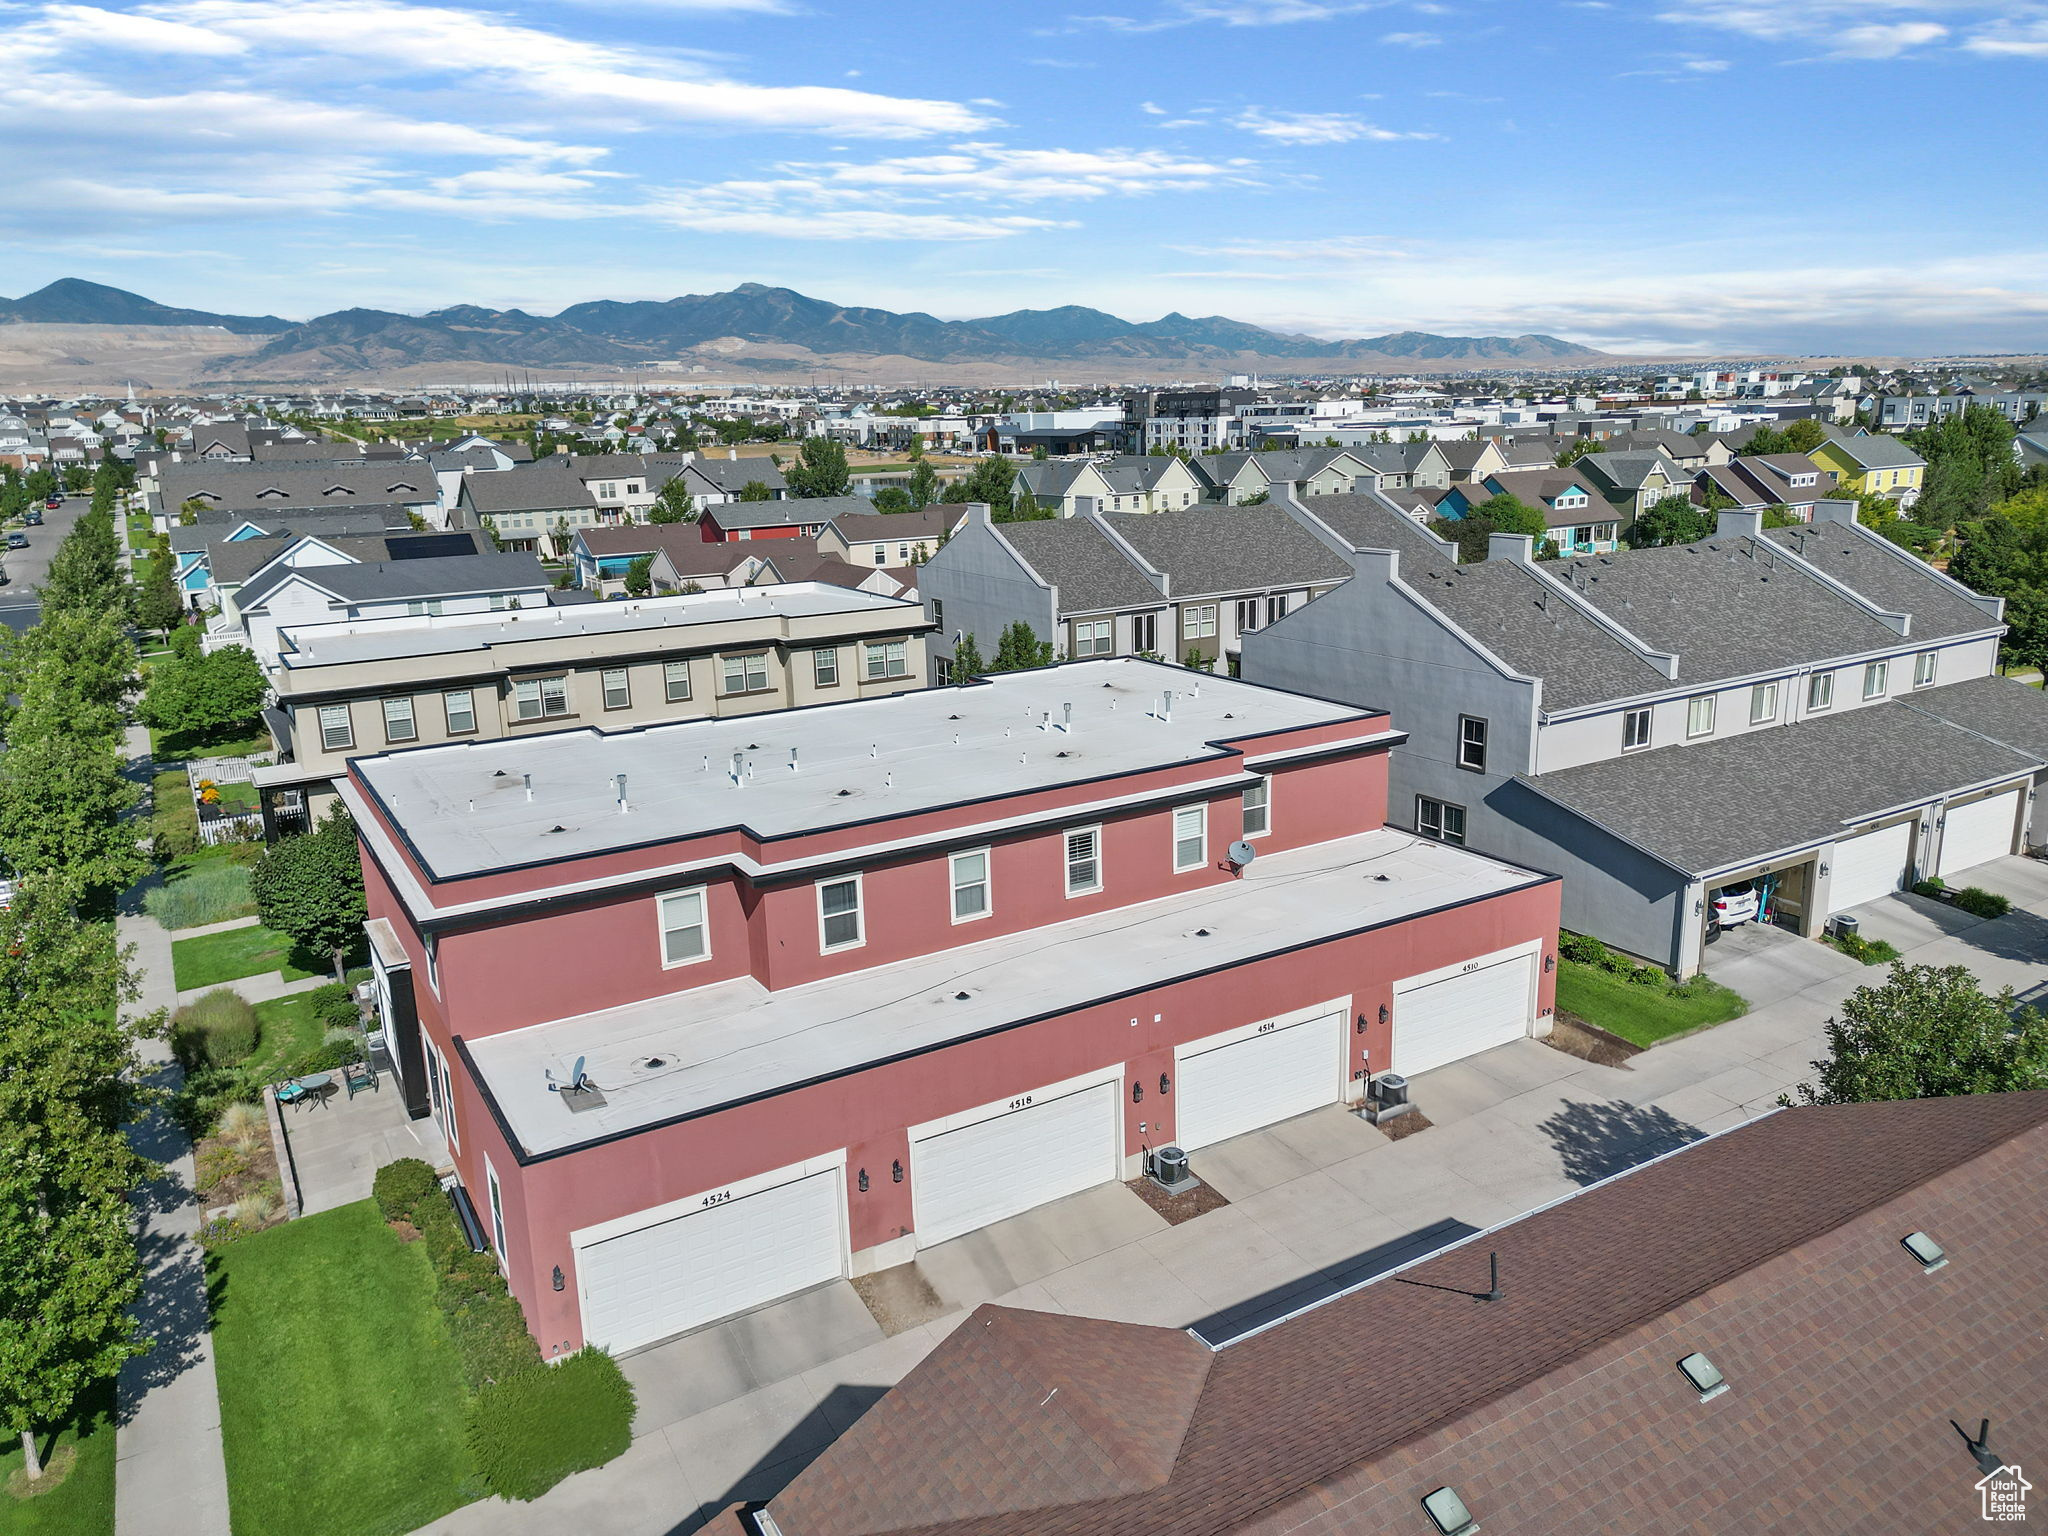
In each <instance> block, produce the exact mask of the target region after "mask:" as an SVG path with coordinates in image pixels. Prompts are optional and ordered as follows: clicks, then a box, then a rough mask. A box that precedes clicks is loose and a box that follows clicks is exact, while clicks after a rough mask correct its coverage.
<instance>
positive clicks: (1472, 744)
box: [1458, 715, 1486, 773]
mask: <svg viewBox="0 0 2048 1536" xmlns="http://www.w3.org/2000/svg"><path fill="white" fill-rule="evenodd" d="M1458 766H1459V767H1460V768H1469V769H1471V770H1472V771H1473V772H1474V773H1484V772H1486V722H1485V721H1484V720H1481V719H1480V718H1479V717H1478V716H1476V715H1460V716H1458Z"/></svg>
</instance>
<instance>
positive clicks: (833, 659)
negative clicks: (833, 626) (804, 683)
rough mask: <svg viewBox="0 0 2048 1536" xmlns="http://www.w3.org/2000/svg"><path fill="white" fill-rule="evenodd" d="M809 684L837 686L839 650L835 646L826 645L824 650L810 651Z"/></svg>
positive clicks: (818, 686)
mask: <svg viewBox="0 0 2048 1536" xmlns="http://www.w3.org/2000/svg"><path fill="white" fill-rule="evenodd" d="M811 686H812V687H813V688H837V687H838V686H839V650H838V648H837V647H836V646H827V647H826V648H825V649H824V650H819V651H813V652H811Z"/></svg>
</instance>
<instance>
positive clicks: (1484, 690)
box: [949, 551, 1687, 965]
mask: <svg viewBox="0 0 2048 1536" xmlns="http://www.w3.org/2000/svg"><path fill="white" fill-rule="evenodd" d="M1358 560H1359V562H1360V571H1359V574H1358V575H1357V576H1355V577H1353V578H1352V579H1351V580H1350V581H1348V582H1346V583H1344V585H1342V586H1340V587H1338V588H1337V589H1336V590H1335V591H1333V592H1330V593H1327V594H1326V595H1324V596H1322V597H1319V598H1317V599H1316V600H1315V601H1314V602H1311V603H1308V604H1306V605H1304V606H1303V607H1301V608H1298V609H1296V610H1295V611H1294V612H1293V613H1290V614H1289V615H1287V617H1286V618H1284V619H1282V620H1280V622H1278V623H1277V624H1274V625H1272V626H1271V627H1270V628H1267V629H1263V630H1260V631H1258V632H1256V633H1254V634H1250V635H1247V636H1246V637H1245V639H1244V660H1243V675H1244V677H1245V678H1246V679H1247V680H1248V681H1251V682H1256V683H1270V684H1272V685H1274V686H1276V687H1281V688H1291V689H1295V690H1297V691H1299V692H1302V693H1310V694H1315V695H1318V696H1320V697H1323V698H1328V699H1336V700H1339V701H1340V702H1343V703H1347V704H1358V705H1363V706H1367V707H1371V708H1378V709H1385V710H1387V711H1388V712H1389V713H1391V714H1392V716H1393V723H1394V726H1395V728H1396V729H1398V730H1402V731H1406V732H1407V733H1408V740H1407V742H1406V743H1405V744H1404V745H1402V746H1400V747H1397V748H1396V749H1395V750H1394V753H1393V756H1392V759H1391V762H1390V764H1389V790H1388V807H1387V820H1388V822H1389V823H1390V824H1391V825H1394V826H1400V827H1407V828H1411V829H1412V828H1413V827H1414V826H1415V824H1416V822H1415V802H1416V797H1417V796H1418V795H1427V796H1429V797H1430V798H1432V799H1435V800H1442V801H1445V802H1447V803H1449V804H1452V805H1461V806H1463V807H1464V808H1465V814H1466V827H1465V844H1466V846H1467V847H1469V848H1473V849H1476V850H1478V851H1480V852H1482V853H1490V854H1496V855H1498V856H1499V857H1501V858H1504V859H1507V860H1510V861H1511V862H1513V863H1516V864H1522V865H1526V866H1527V867H1529V868H1531V869H1539V870H1542V871H1544V872H1545V873H1548V874H1554V875H1558V876H1561V877H1562V878H1563V881H1564V889H1563V893H1562V900H1563V921H1564V925H1565V926H1566V927H1567V928H1570V929H1573V930H1575V931H1577V932H1581V933H1590V934H1592V935H1593V936H1594V937H1596V938H1599V939H1601V940H1603V941H1605V942H1606V943H1609V944H1613V945H1616V946H1617V947H1619V948H1622V949H1625V950H1627V951H1629V952H1630V953H1631V954H1635V955H1640V956H1642V957H1643V958H1644V959H1646V960H1651V961H1655V962H1656V963H1658V964H1662V965H1676V964H1678V963H1679V961H1680V953H1679V947H1678V945H1679V933H1680V921H1681V915H1682V912H1681V909H1682V908H1683V907H1684V906H1685V900H1686V895H1685V893H1686V884H1687V882H1686V879H1685V877H1684V876H1683V875H1681V874H1680V873H1678V872H1677V871H1676V870H1672V869H1669V868H1667V867H1666V866H1664V865H1662V864H1660V863H1658V862H1657V861H1656V860H1654V859H1652V858H1650V857H1649V856H1648V855H1646V854H1643V853H1640V852H1638V851H1637V850H1636V849H1634V848H1631V847H1630V846H1628V845H1627V844H1625V843H1623V842H1621V841H1619V840H1618V839H1616V838H1614V837H1613V836H1611V835H1610V834H1608V833H1606V832H1604V831H1601V830H1600V829H1599V828H1597V827H1594V826H1591V825H1589V824H1587V823H1585V822H1583V821H1581V820H1579V818H1577V817H1576V816H1573V815H1572V814H1571V813H1569V812H1567V811H1565V810H1564V809H1563V808H1562V807H1559V806H1557V805H1554V804H1552V803H1551V802H1550V801H1548V800H1545V799H1543V798H1542V797H1541V796H1539V795H1536V794H1533V793H1531V792H1530V791H1529V790H1528V789H1526V788H1525V787H1523V786H1521V785H1519V784H1516V783H1515V782H1514V776H1515V775H1516V774H1519V773H1526V772H1528V771H1529V770H1530V768H1531V762H1530V755H1531V750H1532V733H1533V731H1534V729H1535V713H1536V706H1537V697H1538V694H1537V687H1536V684H1535V683H1534V681H1533V680H1529V679H1521V678H1516V677H1514V676H1512V675H1510V674H1507V673H1505V672H1503V671H1502V670H1501V669H1500V668H1499V667H1497V666H1495V665H1494V664H1493V663H1492V662H1491V661H1490V660H1489V659H1487V658H1486V657H1485V656H1484V655H1483V654H1482V653H1481V652H1480V651H1479V650H1477V649H1476V648H1475V647H1474V646H1473V644H1472V643H1471V642H1469V641H1468V640H1467V639H1466V638H1465V637H1464V636H1463V635H1461V634H1460V633H1459V632H1458V631H1457V630H1455V629H1453V628H1451V627H1450V626H1449V625H1447V624H1446V623H1445V622H1444V621H1443V620H1442V619H1441V617H1440V616H1439V615H1437V614H1436V613H1435V611H1434V610H1432V609H1430V608H1428V607H1427V606H1426V605H1424V604H1422V603H1421V602H1419V601H1417V600H1416V599H1415V598H1413V597H1411V596H1409V595H1408V594H1407V593H1406V592H1404V591H1403V590H1402V589H1401V588H1400V586H1399V585H1398V584H1395V583H1393V582H1390V581H1389V580H1388V569H1389V568H1388V561H1387V557H1386V555H1385V554H1384V553H1376V552H1372V551H1363V552H1361V553H1360V554H1359V556H1358ZM949 612H950V610H949ZM949 622H950V618H949ZM1462 715H1473V716H1477V717H1478V718H1480V719H1483V720H1485V721H1486V722H1487V771H1486V772H1484V773H1475V772H1472V771H1471V770H1469V769H1465V768H1461V767H1459V766H1458V752H1457V748H1458V731H1459V717H1460V716H1462Z"/></svg>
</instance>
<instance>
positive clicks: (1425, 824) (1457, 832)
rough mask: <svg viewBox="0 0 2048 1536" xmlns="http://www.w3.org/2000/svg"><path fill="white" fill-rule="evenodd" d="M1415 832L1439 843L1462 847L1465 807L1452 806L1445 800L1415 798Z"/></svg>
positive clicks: (1418, 796) (1427, 797) (1423, 796)
mask: <svg viewBox="0 0 2048 1536" xmlns="http://www.w3.org/2000/svg"><path fill="white" fill-rule="evenodd" d="M1415 830H1416V831H1417V832H1420V833H1421V834H1422V835H1423V836H1424V837H1432V838H1435V839H1436V840H1437V841H1438V842H1440V843H1451V844H1454V845H1456V846H1458V847H1463V846H1464V843H1465V807H1463V806H1462V805H1452V804H1451V803H1450V802H1449V801H1446V800H1432V799H1430V798H1429V796H1427V795H1417V796H1416V797H1415Z"/></svg>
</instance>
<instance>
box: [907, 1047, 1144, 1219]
mask: <svg viewBox="0 0 2048 1536" xmlns="http://www.w3.org/2000/svg"><path fill="white" fill-rule="evenodd" d="M1117 1088H1118V1083H1116V1082H1108V1083H1097V1084H1095V1085H1094V1086H1093V1087H1089V1088H1081V1089H1077V1090H1076V1091H1074V1092H1072V1093H1066V1094H1062V1095H1060V1096H1059V1097H1057V1098H1053V1099H1045V1100H1042V1101H1038V1102H1034V1103H1031V1104H1028V1105H1025V1106H1022V1107H1020V1108H1018V1109H1015V1110H1011V1111H1008V1112H1005V1113H1001V1114H997V1115H994V1116H991V1117H990V1118H988V1119H985V1120H977V1121H975V1122H974V1123H973V1124H972V1125H966V1126H961V1127H960V1128H959V1129H957V1130H951V1131H942V1132H940V1133H938V1134H937V1135H933V1136H926V1137H921V1138H920V1139H918V1140H916V1141H913V1142H912V1143H911V1144H910V1168H911V1201H912V1205H913V1207H914V1209H915V1212H916V1222H917V1241H918V1246H920V1247H925V1248H928V1247H930V1246H931V1245H932V1244H934V1243H943V1242H945V1241H946V1240H947V1239H948V1238H954V1237H959V1236H960V1235H961V1234H963V1233H966V1232H973V1231H975V1230H977V1229H978V1228H981V1227H985V1226H988V1225H989V1224H990V1223H992V1222H998V1221H1002V1220H1004V1219H1006V1218H1008V1217H1011V1216H1018V1215H1022V1214H1023V1213H1024V1212H1025V1211H1028V1210H1031V1209H1032V1208H1034V1207H1036V1206H1040V1205H1044V1204H1045V1203H1046V1202H1047V1201H1049V1200H1058V1199H1061V1198H1063V1197H1064V1196H1067V1195H1075V1194H1079V1193H1080V1192H1081V1191H1082V1190H1084V1189H1092V1188H1094V1187H1095V1186H1096V1185H1097V1184H1106V1183H1108V1182H1109V1181H1110V1180H1112V1179H1114V1178H1116V1177H1117V1175H1118V1173H1119V1172H1120V1171H1121V1159H1120V1158H1119V1156H1118V1133H1119V1132H1120V1130H1121V1129H1122V1126H1121V1123H1120V1121H1119V1119H1118V1117H1117Z"/></svg>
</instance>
